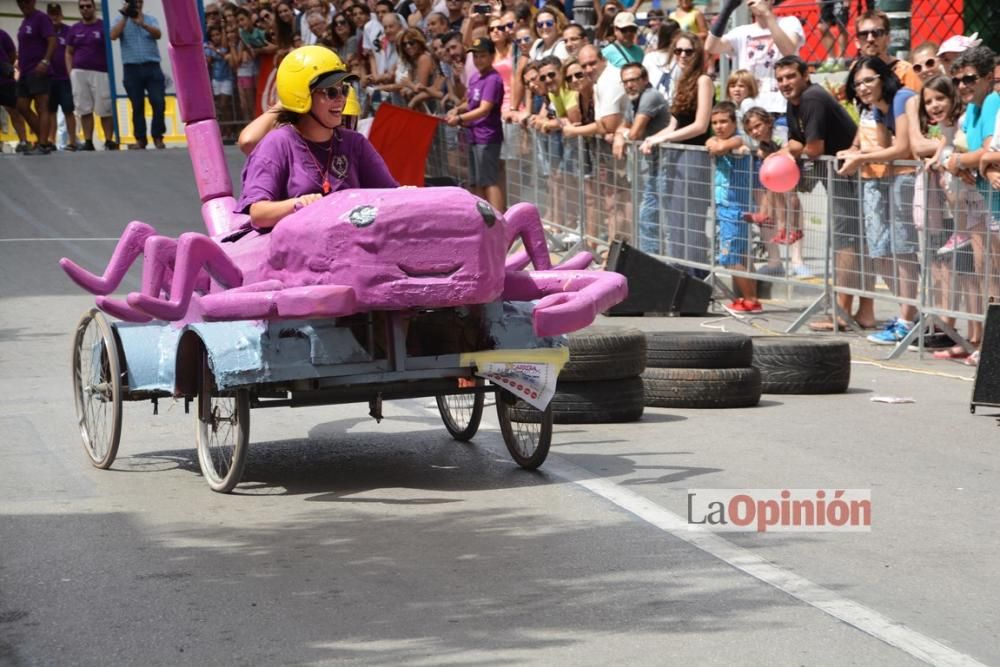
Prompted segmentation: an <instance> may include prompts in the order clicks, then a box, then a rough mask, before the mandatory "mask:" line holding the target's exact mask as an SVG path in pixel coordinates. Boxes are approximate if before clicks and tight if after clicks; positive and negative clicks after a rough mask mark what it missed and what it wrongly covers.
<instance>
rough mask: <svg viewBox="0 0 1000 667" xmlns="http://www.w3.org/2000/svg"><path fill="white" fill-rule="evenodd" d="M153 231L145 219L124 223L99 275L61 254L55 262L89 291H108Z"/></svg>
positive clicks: (114, 287)
mask: <svg viewBox="0 0 1000 667" xmlns="http://www.w3.org/2000/svg"><path fill="white" fill-rule="evenodd" d="M155 235H156V230H155V229H153V228H152V227H151V226H149V225H147V224H146V223H144V222H139V221H138V220H133V221H132V222H130V223H129V224H128V226H127V227H125V231H124V232H122V236H121V238H120V239H118V245H116V246H115V250H114V252H113V253H111V259H110V261H108V266H107V268H105V269H104V274H103V275H101V276H96V275H94V274H93V273H91V272H89V271H87V270H86V269H84V268H82V267H80V266H79V265H78V264H77V263H76V262H74V261H72V260H70V259H67V258H65V257H63V258H62V259H60V260H59V266H61V267H62V269H63V271H65V272H66V275H67V276H69V277H70V280H72V281H73V282H75V283H76V284H77V285H79V286H80V287H82V288H83V289H85V290H87V291H88V292H90V293H91V294H100V295H104V294H111V293H112V292H114V291H115V289H116V288H117V287H118V285H120V284H121V282H122V278H124V277H125V274H126V273H128V270H129V267H131V266H132V263H133V262H135V260H136V258H137V257H138V256H139V255H141V254H142V251H143V248H144V247H145V244H146V239H148V238H150V237H151V236H155Z"/></svg>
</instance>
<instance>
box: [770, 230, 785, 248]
mask: <svg viewBox="0 0 1000 667" xmlns="http://www.w3.org/2000/svg"><path fill="white" fill-rule="evenodd" d="M770 242H771V243H777V244H779V245H784V244H785V243H787V242H788V237H786V236H785V230H784V229H779V230H778V233H777V234H775V235H774V236H772V237H771V241H770Z"/></svg>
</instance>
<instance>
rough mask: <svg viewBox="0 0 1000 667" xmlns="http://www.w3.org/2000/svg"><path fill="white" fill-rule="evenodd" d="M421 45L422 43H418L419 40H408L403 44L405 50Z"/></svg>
mask: <svg viewBox="0 0 1000 667" xmlns="http://www.w3.org/2000/svg"><path fill="white" fill-rule="evenodd" d="M419 43H420V42H418V41H417V40H415V39H408V40H406V41H405V42H403V48H404V49H408V48H410V47H411V46H416V45H417V44H419Z"/></svg>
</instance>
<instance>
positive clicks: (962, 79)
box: [951, 74, 982, 88]
mask: <svg viewBox="0 0 1000 667" xmlns="http://www.w3.org/2000/svg"><path fill="white" fill-rule="evenodd" d="M981 78H982V77H981V76H979V75H978V74H966V75H965V76H953V77H951V82H952V83H953V84H955V87H956V88H958V87H959V86H961V85H962V84H963V83H964V84H965V85H967V86H971V85H972V84H974V83H975V82H976V81H979V79H981Z"/></svg>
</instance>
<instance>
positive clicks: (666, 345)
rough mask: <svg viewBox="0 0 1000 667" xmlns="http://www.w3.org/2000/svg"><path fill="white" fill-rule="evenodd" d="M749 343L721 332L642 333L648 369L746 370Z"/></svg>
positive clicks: (749, 361)
mask: <svg viewBox="0 0 1000 667" xmlns="http://www.w3.org/2000/svg"><path fill="white" fill-rule="evenodd" d="M752 362H753V341H752V339H751V338H750V337H749V336H744V335H743V334H737V333H725V332H721V331H705V332H680V331H679V332H672V331H651V332H647V333H646V366H647V367H648V368H749V367H750V366H751V364H752Z"/></svg>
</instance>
